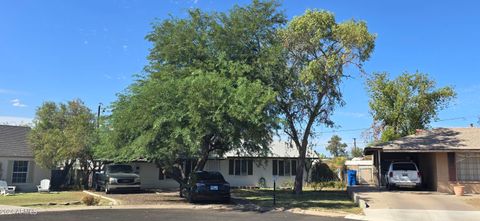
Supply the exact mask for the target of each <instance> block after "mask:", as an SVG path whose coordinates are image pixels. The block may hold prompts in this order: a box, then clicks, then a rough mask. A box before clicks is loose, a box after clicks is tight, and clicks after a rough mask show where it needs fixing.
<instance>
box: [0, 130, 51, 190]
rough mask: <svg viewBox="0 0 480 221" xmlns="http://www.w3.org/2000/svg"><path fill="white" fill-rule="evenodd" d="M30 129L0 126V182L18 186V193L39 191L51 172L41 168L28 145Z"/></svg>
mask: <svg viewBox="0 0 480 221" xmlns="http://www.w3.org/2000/svg"><path fill="white" fill-rule="evenodd" d="M29 130H30V128H29V127H21V126H7V125H0V180H5V181H7V183H8V185H12V186H16V191H37V185H39V184H40V180H42V179H50V170H47V169H43V168H41V167H39V166H38V165H37V164H36V163H35V161H34V159H33V152H32V150H31V149H30V147H29V146H28V144H27V134H28V131H29Z"/></svg>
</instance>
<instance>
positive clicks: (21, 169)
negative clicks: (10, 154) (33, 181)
mask: <svg viewBox="0 0 480 221" xmlns="http://www.w3.org/2000/svg"><path fill="white" fill-rule="evenodd" d="M27 174H28V161H13V172H12V183H26V182H27Z"/></svg>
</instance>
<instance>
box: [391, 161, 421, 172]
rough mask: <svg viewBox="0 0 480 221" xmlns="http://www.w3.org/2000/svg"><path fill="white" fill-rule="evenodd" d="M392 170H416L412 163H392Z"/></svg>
mask: <svg viewBox="0 0 480 221" xmlns="http://www.w3.org/2000/svg"><path fill="white" fill-rule="evenodd" d="M392 169H393V170H415V171H416V170H417V168H416V167H415V164H413V163H394V164H393V166H392Z"/></svg>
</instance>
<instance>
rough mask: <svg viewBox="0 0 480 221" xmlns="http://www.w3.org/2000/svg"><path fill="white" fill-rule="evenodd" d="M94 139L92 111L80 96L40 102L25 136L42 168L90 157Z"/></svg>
mask: <svg viewBox="0 0 480 221" xmlns="http://www.w3.org/2000/svg"><path fill="white" fill-rule="evenodd" d="M96 141H97V134H96V132H95V115H94V114H92V113H91V111H90V109H88V108H87V107H86V106H85V105H84V104H83V102H82V101H81V100H73V101H69V102H68V103H66V104H64V103H60V104H56V103H53V102H45V103H43V105H42V106H41V107H39V108H38V109H37V112H36V116H35V120H34V126H33V128H32V130H31V131H30V133H29V136H28V142H29V143H30V146H31V147H32V148H33V153H34V155H35V162H36V163H37V164H39V165H41V166H43V167H46V168H55V167H56V166H58V165H59V164H60V163H66V162H73V161H75V160H77V159H78V160H82V161H85V160H90V159H92V147H93V145H94V144H95V142H96Z"/></svg>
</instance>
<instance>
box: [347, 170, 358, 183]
mask: <svg viewBox="0 0 480 221" xmlns="http://www.w3.org/2000/svg"><path fill="white" fill-rule="evenodd" d="M347 182H348V186H355V185H357V171H356V170H347Z"/></svg>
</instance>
